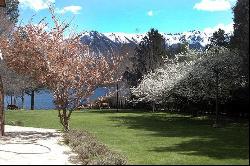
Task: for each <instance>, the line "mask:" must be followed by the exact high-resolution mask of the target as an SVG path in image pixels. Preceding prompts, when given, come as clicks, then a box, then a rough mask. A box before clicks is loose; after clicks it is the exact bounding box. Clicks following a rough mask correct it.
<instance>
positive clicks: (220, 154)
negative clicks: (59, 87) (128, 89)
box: [6, 110, 249, 165]
mask: <svg viewBox="0 0 250 166" xmlns="http://www.w3.org/2000/svg"><path fill="white" fill-rule="evenodd" d="M15 121H21V122H23V124H24V126H32V127H44V128H57V129H61V126H60V124H59V122H58V117H57V112H56V111H40V110H39V111H7V112H6V122H7V123H8V124H10V123H12V122H15ZM211 124H212V121H210V120H208V119H204V118H203V119H201V118H192V117H190V116H184V115H178V114H171V113H148V112H138V111H123V112H120V113H116V112H112V111H78V112H74V113H73V114H72V118H71V125H70V126H71V128H78V129H86V130H88V131H89V132H91V133H93V134H95V136H96V137H97V138H98V139H99V140H100V141H102V142H103V143H105V144H107V145H108V146H109V147H110V148H112V149H113V150H116V151H118V152H120V153H122V154H124V155H126V156H127V157H128V160H129V163H130V164H166V165H170V164H192V165H194V164H197V165H198V164H226V165H229V164H236V165H238V164H249V152H248V151H249V127H248V126H249V125H248V121H247V122H245V123H232V122H231V123H229V122H228V123H223V127H220V128H212V127H211Z"/></svg>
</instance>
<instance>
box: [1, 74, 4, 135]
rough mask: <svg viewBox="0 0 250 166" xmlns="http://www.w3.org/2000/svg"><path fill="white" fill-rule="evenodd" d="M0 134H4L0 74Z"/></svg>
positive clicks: (2, 93)
mask: <svg viewBox="0 0 250 166" xmlns="http://www.w3.org/2000/svg"><path fill="white" fill-rule="evenodd" d="M0 136H4V91H3V82H2V77H1V76H0Z"/></svg>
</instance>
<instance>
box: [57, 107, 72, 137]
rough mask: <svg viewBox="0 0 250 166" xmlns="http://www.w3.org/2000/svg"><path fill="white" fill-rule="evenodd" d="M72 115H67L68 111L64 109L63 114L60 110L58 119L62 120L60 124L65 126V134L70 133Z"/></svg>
mask: <svg viewBox="0 0 250 166" xmlns="http://www.w3.org/2000/svg"><path fill="white" fill-rule="evenodd" d="M70 115H71V113H69V114H68V115H67V110H66V109H63V110H62V112H61V110H58V117H59V118H60V123H61V124H62V126H63V129H64V131H65V132H68V131H69V118H70Z"/></svg>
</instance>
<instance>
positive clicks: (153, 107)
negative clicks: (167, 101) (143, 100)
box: [152, 102, 155, 112]
mask: <svg viewBox="0 0 250 166" xmlns="http://www.w3.org/2000/svg"><path fill="white" fill-rule="evenodd" d="M152 109H153V112H155V102H152Z"/></svg>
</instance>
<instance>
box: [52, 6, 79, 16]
mask: <svg viewBox="0 0 250 166" xmlns="http://www.w3.org/2000/svg"><path fill="white" fill-rule="evenodd" d="M80 10H82V7H81V6H65V7H64V8H62V9H57V10H56V12H57V13H60V14H64V13H66V12H71V13H73V14H79V11H80Z"/></svg>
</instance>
